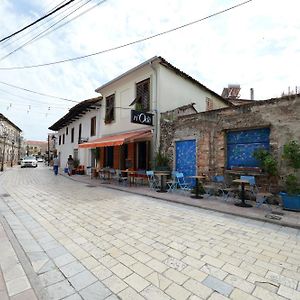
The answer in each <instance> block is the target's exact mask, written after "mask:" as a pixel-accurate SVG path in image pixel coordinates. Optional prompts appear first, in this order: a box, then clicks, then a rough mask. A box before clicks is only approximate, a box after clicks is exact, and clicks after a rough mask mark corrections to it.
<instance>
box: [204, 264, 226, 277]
mask: <svg viewBox="0 0 300 300" xmlns="http://www.w3.org/2000/svg"><path fill="white" fill-rule="evenodd" d="M200 270H201V271H202V272H204V273H207V274H208V275H212V276H214V277H216V278H218V279H220V280H223V279H224V278H225V277H226V276H227V275H228V273H227V272H225V271H223V270H221V269H218V268H216V267H214V266H211V265H205V266H203V267H202V268H201V269H200Z"/></svg>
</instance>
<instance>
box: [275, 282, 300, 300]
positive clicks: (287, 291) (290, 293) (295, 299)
mask: <svg viewBox="0 0 300 300" xmlns="http://www.w3.org/2000/svg"><path fill="white" fill-rule="evenodd" d="M278 294H279V295H280V296H283V297H285V298H287V299H292V300H300V291H296V290H294V289H291V288H288V287H286V286H284V285H281V286H280V287H279V290H278Z"/></svg>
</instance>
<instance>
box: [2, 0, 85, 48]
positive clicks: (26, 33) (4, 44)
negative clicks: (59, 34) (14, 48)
mask: <svg viewBox="0 0 300 300" xmlns="http://www.w3.org/2000/svg"><path fill="white" fill-rule="evenodd" d="M65 1H66V0H65ZM65 1H62V2H60V3H59V4H58V5H61V4H62V3H63V2H65ZM81 1H83V0H79V2H81ZM76 4H77V3H73V5H71V6H68V7H65V9H64V10H63V9H62V10H61V11H60V12H59V13H58V14H56V15H54V16H52V17H51V18H49V19H47V20H46V22H44V23H43V22H41V23H40V24H39V25H37V26H35V27H34V28H32V29H31V30H29V31H27V32H25V33H24V34H23V35H21V36H18V38H15V39H10V40H6V41H4V42H3V44H2V48H7V47H9V46H10V45H12V44H14V43H16V42H17V41H19V40H21V39H23V38H24V37H26V36H28V35H30V34H31V33H33V32H34V31H36V30H37V29H39V28H40V27H43V26H45V25H46V24H47V23H50V22H51V21H52V20H53V19H55V18H56V17H58V16H60V15H61V14H63V13H64V12H66V11H67V10H69V9H71V8H72V7H73V6H75V5H76ZM58 5H56V6H55V7H54V8H52V9H51V10H50V11H49V12H51V11H52V10H53V9H55V8H56V7H57V6H58Z"/></svg>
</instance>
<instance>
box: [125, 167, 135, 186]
mask: <svg viewBox="0 0 300 300" xmlns="http://www.w3.org/2000/svg"><path fill="white" fill-rule="evenodd" d="M121 172H122V173H127V177H128V181H129V186H131V185H132V184H134V175H135V174H136V172H137V171H133V170H121Z"/></svg>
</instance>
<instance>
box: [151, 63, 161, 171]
mask: <svg viewBox="0 0 300 300" xmlns="http://www.w3.org/2000/svg"><path fill="white" fill-rule="evenodd" d="M149 64H150V67H151V69H152V70H153V72H154V82H155V89H154V95H153V96H154V101H153V111H154V114H155V123H154V133H153V136H154V139H153V142H154V143H153V144H154V145H153V148H152V162H154V156H155V153H156V152H157V151H158V131H159V120H158V118H159V113H158V103H157V95H158V79H157V70H156V68H155V67H154V65H153V62H152V61H151V62H150V63H149ZM153 167H154V165H152V168H153Z"/></svg>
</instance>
